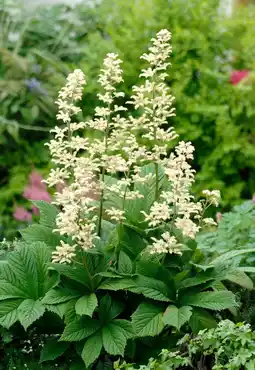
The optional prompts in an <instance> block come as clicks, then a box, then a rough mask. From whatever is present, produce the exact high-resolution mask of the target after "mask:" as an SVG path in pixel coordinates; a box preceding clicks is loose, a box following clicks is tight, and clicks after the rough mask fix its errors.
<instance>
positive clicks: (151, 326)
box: [132, 303, 164, 337]
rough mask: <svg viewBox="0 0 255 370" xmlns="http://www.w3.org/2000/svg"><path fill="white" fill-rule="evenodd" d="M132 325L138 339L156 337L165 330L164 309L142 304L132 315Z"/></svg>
mask: <svg viewBox="0 0 255 370" xmlns="http://www.w3.org/2000/svg"><path fill="white" fill-rule="evenodd" d="M132 324H133V328H134V331H135V335H136V336H137V337H147V336H151V337H154V336H155V335H158V334H160V333H161V331H162V330H163V329H164V322H163V312H162V308H161V307H158V306H155V305H153V304H150V303H141V304H140V305H139V306H138V308H137V310H136V311H135V312H134V313H133V315H132Z"/></svg>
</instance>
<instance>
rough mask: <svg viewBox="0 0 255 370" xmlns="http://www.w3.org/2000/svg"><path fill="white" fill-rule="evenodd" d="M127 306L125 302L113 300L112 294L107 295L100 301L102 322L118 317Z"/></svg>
mask: <svg viewBox="0 0 255 370" xmlns="http://www.w3.org/2000/svg"><path fill="white" fill-rule="evenodd" d="M124 308H125V305H124V303H123V302H120V301H117V300H113V299H112V298H111V297H110V295H108V294H107V295H105V296H104V297H103V298H101V300H100V303H99V317H100V321H101V322H102V323H106V322H109V321H111V320H113V319H114V318H115V317H117V316H118V315H119V314H120V313H121V312H122V311H123V310H124Z"/></svg>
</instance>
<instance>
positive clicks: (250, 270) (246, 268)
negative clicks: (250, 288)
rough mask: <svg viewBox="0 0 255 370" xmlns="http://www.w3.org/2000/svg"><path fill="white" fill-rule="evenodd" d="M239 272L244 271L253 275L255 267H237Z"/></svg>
mask: <svg viewBox="0 0 255 370" xmlns="http://www.w3.org/2000/svg"><path fill="white" fill-rule="evenodd" d="M237 269H238V270H239V271H244V272H250V273H251V274H255V267H253V266H239V267H237Z"/></svg>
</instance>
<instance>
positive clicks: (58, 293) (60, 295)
mask: <svg viewBox="0 0 255 370" xmlns="http://www.w3.org/2000/svg"><path fill="white" fill-rule="evenodd" d="M80 296H81V294H80V293H78V292H77V291H75V290H71V289H67V288H56V289H51V290H49V291H48V292H47V293H46V295H45V296H44V298H43V299H42V302H43V303H44V304H50V305H55V304H59V303H64V302H67V301H70V300H71V299H74V298H79V297H80Z"/></svg>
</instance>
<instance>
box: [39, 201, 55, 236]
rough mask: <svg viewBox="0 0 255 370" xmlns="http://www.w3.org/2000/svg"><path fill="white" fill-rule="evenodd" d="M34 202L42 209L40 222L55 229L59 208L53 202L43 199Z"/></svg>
mask: <svg viewBox="0 0 255 370" xmlns="http://www.w3.org/2000/svg"><path fill="white" fill-rule="evenodd" d="M33 204H34V205H35V206H36V207H37V208H38V209H39V211H40V224H41V225H43V226H46V227H49V228H52V229H55V228H56V217H57V215H58V209H57V208H56V207H55V206H54V205H53V204H51V203H48V202H45V201H43V200H36V201H35V200H34V201H33Z"/></svg>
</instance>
